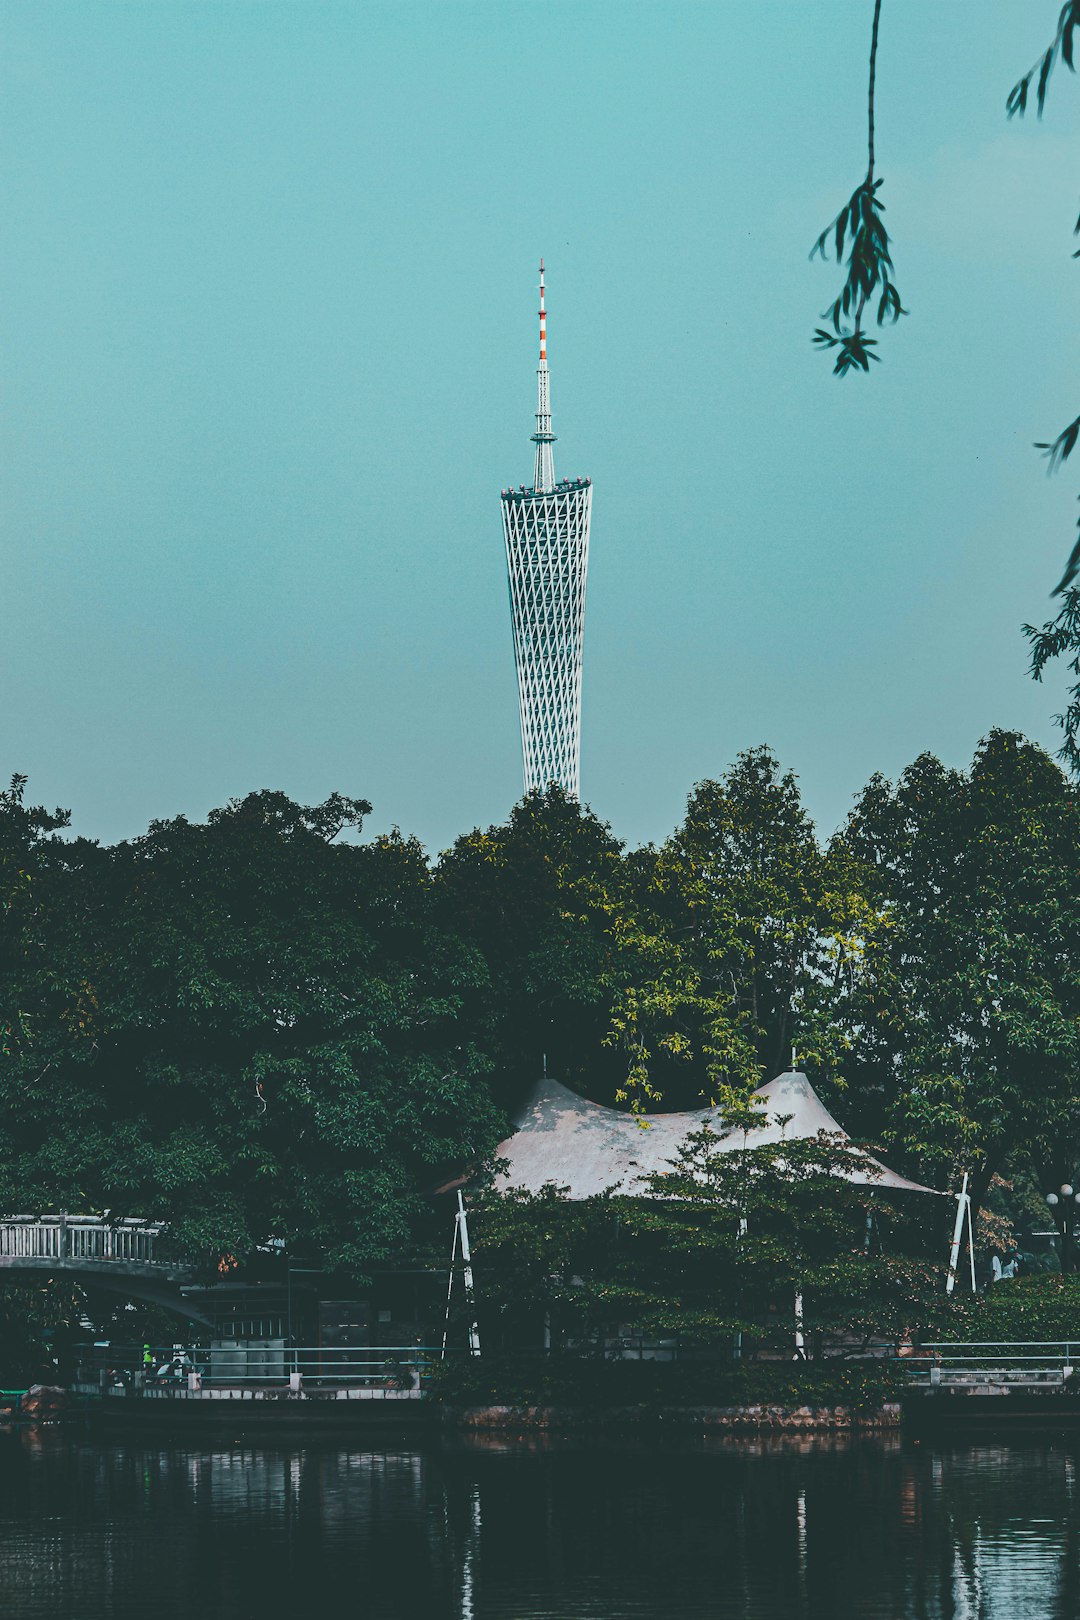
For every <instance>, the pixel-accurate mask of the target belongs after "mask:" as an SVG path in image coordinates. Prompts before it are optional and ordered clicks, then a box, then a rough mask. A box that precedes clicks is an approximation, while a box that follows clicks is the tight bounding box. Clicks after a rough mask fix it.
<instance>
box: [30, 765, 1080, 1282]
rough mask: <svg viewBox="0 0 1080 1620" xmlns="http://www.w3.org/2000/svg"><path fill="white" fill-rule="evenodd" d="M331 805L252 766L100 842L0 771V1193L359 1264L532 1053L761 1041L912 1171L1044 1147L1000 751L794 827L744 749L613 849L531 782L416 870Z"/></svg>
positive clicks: (688, 1102) (661, 1056) (1073, 1018)
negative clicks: (292, 795)
mask: <svg viewBox="0 0 1080 1620" xmlns="http://www.w3.org/2000/svg"><path fill="white" fill-rule="evenodd" d="M367 809H368V807H367V805H366V804H365V803H364V802H363V801H361V800H354V799H344V798H341V797H340V796H334V797H332V798H331V799H329V800H328V801H327V802H326V803H325V804H323V805H318V806H313V807H304V806H301V805H297V804H294V803H292V802H291V801H290V800H289V799H287V798H286V797H285V796H284V795H282V794H280V793H270V792H263V793H254V794H251V795H249V796H248V797H247V798H246V799H243V800H241V801H236V802H234V803H232V804H230V805H228V806H226V807H225V808H224V809H222V810H218V811H214V812H213V813H212V814H211V815H210V816H209V817H208V819H207V821H206V822H205V823H204V824H196V823H191V822H188V821H187V820H185V819H184V818H182V817H181V818H177V819H175V820H172V821H166V822H157V823H154V824H153V825H152V826H151V827H150V829H149V830H148V832H147V833H146V834H145V835H144V836H143V837H141V838H137V839H134V840H132V841H130V842H124V843H121V844H118V845H116V846H115V847H112V848H102V847H99V846H98V845H96V844H92V843H88V842H87V841H85V840H81V839H77V838H72V837H71V836H70V834H68V833H67V831H66V822H67V818H66V816H65V814H64V813H63V812H59V811H57V812H53V813H49V812H46V811H45V810H43V809H40V808H31V807H30V806H28V805H27V804H26V803H25V800H24V784H23V783H22V781H21V780H19V779H17V780H16V782H15V783H14V784H13V787H12V788H11V790H10V791H9V792H7V793H6V794H4V795H2V796H0V887H2V894H3V912H2V917H0V928H2V935H0V944H2V957H0V1026H2V1030H3V1042H4V1053H3V1063H2V1067H0V1100H2V1102H3V1107H4V1117H5V1131H4V1133H3V1137H2V1139H0V1205H3V1206H6V1208H7V1209H9V1210H15V1209H20V1208H21V1209H41V1210H44V1209H49V1208H51V1209H58V1208H68V1209H75V1208H77V1207H81V1208H84V1209H91V1210H105V1209H108V1210H112V1211H114V1212H115V1213H116V1214H134V1215H147V1216H157V1217H161V1218H164V1219H167V1220H168V1221H169V1222H170V1223H171V1226H172V1229H173V1232H174V1234H175V1237H176V1239H177V1241H178V1242H180V1243H181V1244H182V1245H183V1246H184V1247H185V1248H186V1249H187V1250H188V1251H189V1252H190V1253H192V1254H202V1255H205V1256H207V1257H209V1258H211V1259H212V1258H213V1257H214V1256H215V1255H221V1254H225V1253H227V1254H236V1255H239V1256H243V1255H244V1254H247V1253H250V1252H251V1251H252V1249H253V1248H254V1247H255V1246H256V1245H258V1244H260V1243H264V1242H266V1241H267V1240H268V1239H269V1238H271V1237H275V1238H280V1239H284V1240H285V1241H286V1242H287V1243H288V1244H289V1245H290V1246H291V1247H292V1248H293V1249H294V1251H296V1250H306V1251H308V1252H313V1253H317V1254H318V1255H319V1256H320V1258H321V1259H322V1260H324V1261H325V1262H326V1263H328V1264H329V1265H331V1266H332V1267H337V1268H339V1269H341V1270H342V1271H344V1272H348V1273H351V1274H353V1275H361V1274H363V1272H364V1269H365V1267H369V1266H370V1265H371V1264H372V1263H374V1262H377V1261H379V1260H381V1259H384V1258H386V1257H388V1256H391V1255H395V1254H401V1253H402V1252H403V1251H405V1250H407V1249H408V1248H409V1246H410V1245H412V1244H413V1243H415V1241H416V1236H417V1232H418V1229H419V1227H420V1226H421V1225H422V1224H423V1220H424V1215H425V1211H429V1210H430V1209H431V1204H430V1200H429V1198H428V1194H429V1192H430V1189H431V1188H432V1187H433V1186H435V1185H436V1184H438V1182H439V1181H440V1180H443V1179H445V1176H446V1173H447V1172H449V1171H450V1170H452V1169H460V1168H462V1167H465V1166H468V1165H475V1164H478V1163H481V1162H483V1161H484V1160H485V1159H486V1158H487V1157H489V1156H490V1153H491V1151H492V1149H493V1148H494V1146H495V1144H496V1143H497V1142H498V1141H499V1140H500V1138H501V1136H502V1135H503V1133H504V1132H505V1130H506V1129H507V1124H508V1120H509V1118H510V1117H511V1116H512V1114H513V1112H514V1110H515V1108H516V1106H517V1104H518V1102H519V1101H520V1100H521V1098H522V1097H523V1096H524V1094H525V1093H526V1091H527V1090H528V1088H529V1086H530V1085H531V1084H532V1082H533V1080H534V1079H535V1077H536V1075H537V1074H538V1073H539V1072H540V1069H541V1067H542V1065H543V1064H544V1063H545V1061H546V1063H547V1066H548V1069H549V1071H550V1072H553V1073H557V1074H559V1075H560V1077H561V1078H563V1079H564V1080H566V1081H567V1082H568V1083H569V1084H570V1085H572V1086H574V1087H576V1089H578V1090H579V1091H580V1092H581V1093H583V1094H585V1095H588V1096H591V1097H593V1098H595V1099H596V1100H597V1101H600V1102H605V1103H609V1104H610V1103H620V1102H621V1103H623V1104H624V1105H627V1106H631V1107H636V1108H638V1109H639V1110H640V1109H645V1110H648V1109H655V1108H661V1109H663V1108H679V1107H688V1106H694V1105H697V1104H700V1103H701V1102H702V1101H705V1102H712V1103H714V1104H716V1105H717V1106H718V1107H720V1108H722V1109H724V1110H726V1111H727V1112H728V1113H729V1114H730V1113H732V1112H733V1111H736V1110H738V1109H739V1108H740V1107H742V1106H745V1103H746V1099H747V1097H748V1095H749V1093H750V1092H751V1091H752V1090H753V1089H754V1087H755V1086H757V1085H758V1084H760V1082H761V1081H762V1080H763V1079H765V1078H769V1077H770V1076H772V1075H773V1074H775V1073H777V1072H779V1071H780V1070H781V1069H782V1068H784V1067H785V1066H786V1065H787V1064H788V1062H789V1060H790V1053H791V1049H792V1047H793V1046H794V1047H795V1048H797V1051H798V1054H799V1060H800V1063H801V1065H802V1066H803V1067H805V1068H806V1069H807V1070H808V1072H809V1073H810V1075H811V1078H812V1079H813V1080H814V1082H815V1084H817V1085H818V1086H819V1087H821V1088H822V1090H823V1091H824V1093H825V1094H826V1095H827V1096H828V1097H829V1099H830V1101H831V1103H832V1105H833V1107H834V1110H835V1111H836V1113H837V1114H838V1117H839V1118H840V1119H841V1120H842V1121H843V1123H844V1124H845V1125H846V1126H847V1127H848V1129H849V1130H851V1131H853V1132H854V1133H855V1134H857V1135H859V1134H861V1135H863V1136H864V1137H865V1138H867V1139H869V1140H872V1141H877V1142H881V1143H883V1144H886V1145H887V1147H888V1151H889V1153H890V1155H891V1156H892V1157H893V1158H894V1159H895V1160H896V1161H897V1163H898V1165H900V1166H902V1167H904V1168H906V1169H908V1170H909V1171H911V1172H912V1173H914V1174H916V1175H917V1176H919V1177H921V1178H922V1179H924V1180H929V1181H932V1182H933V1183H934V1184H936V1185H939V1186H944V1185H946V1184H951V1183H952V1178H954V1177H955V1176H956V1175H957V1174H958V1172H959V1171H960V1170H962V1169H968V1170H971V1171H972V1172H973V1173H974V1175H975V1190H976V1196H977V1199H978V1200H980V1201H981V1200H982V1199H983V1198H984V1196H985V1194H986V1192H987V1189H988V1188H989V1187H990V1186H991V1184H992V1182H993V1181H994V1178H995V1177H1000V1176H1003V1175H1006V1176H1011V1175H1014V1174H1016V1173H1017V1172H1020V1173H1021V1174H1023V1175H1026V1176H1028V1177H1029V1178H1034V1179H1033V1180H1032V1182H1031V1184H1032V1185H1033V1186H1035V1185H1036V1184H1037V1182H1038V1180H1039V1178H1040V1177H1043V1176H1046V1175H1049V1174H1050V1167H1051V1166H1054V1167H1055V1169H1054V1174H1055V1175H1056V1174H1057V1168H1056V1167H1058V1166H1063V1167H1064V1169H1067V1170H1068V1171H1069V1173H1070V1174H1072V1173H1074V1170H1075V1168H1076V1167H1075V1166H1074V1165H1073V1164H1072V1162H1071V1158H1072V1154H1073V1152H1074V1150H1076V1151H1080V1129H1078V1119H1077V1104H1076V1100H1075V1099H1076V1095H1077V1091H1078V1087H1077V1064H1078V1059H1080V1040H1078V1020H1080V974H1078V964H1080V816H1078V810H1080V803H1078V797H1077V789H1076V788H1075V787H1073V786H1072V785H1071V784H1070V782H1069V781H1068V779H1067V778H1066V777H1065V776H1064V775H1063V773H1062V772H1061V770H1060V769H1059V768H1058V766H1057V765H1055V764H1054V763H1053V761H1052V760H1050V759H1049V758H1048V757H1047V755H1046V754H1045V753H1043V752H1042V750H1040V749H1038V748H1036V747H1035V746H1034V745H1032V744H1030V743H1027V742H1024V741H1023V740H1022V739H1020V738H1018V737H1016V736H1013V735H1011V734H1006V733H995V734H994V735H992V736H991V737H990V738H988V739H987V741H986V742H985V743H984V744H983V745H982V746H981V747H980V749H979V752H978V754H977V755H976V758H975V761H974V763H973V766H972V769H971V770H970V771H969V772H964V771H956V770H949V769H946V768H945V767H944V766H943V765H941V764H940V763H939V762H938V761H937V760H935V759H933V758H932V757H930V756H924V757H923V758H921V759H919V760H917V761H916V762H915V763H914V764H913V765H912V766H911V767H910V768H909V769H908V770H907V771H905V772H904V774H903V776H902V777H901V778H900V780H899V781H898V782H897V783H895V784H890V783H887V782H885V781H883V780H881V779H877V778H875V779H874V780H873V781H872V782H871V783H870V784H869V785H868V786H867V788H866V790H865V792H864V793H863V794H862V796H861V797H860V799H859V801H858V803H857V805H856V807H855V810H854V811H853V813H852V815H851V817H850V818H849V820H848V822H847V824H846V825H845V826H844V827H843V828H841V829H840V831H839V832H838V833H837V834H836V836H835V837H834V838H832V839H831V840H829V841H828V842H827V843H825V844H823V843H822V842H821V841H820V840H819V838H818V836H817V834H816V833H815V830H814V828H813V825H812V824H811V822H810V820H809V818H808V816H807V814H806V812H805V810H804V808H803V806H802V803H801V800H800V797H799V791H798V784H797V782H796V781H795V779H794V777H793V776H792V775H791V774H790V773H786V772H784V771H783V770H782V768H781V767H780V765H779V763H778V762H777V760H776V759H775V758H774V756H773V755H772V754H770V753H769V751H768V750H767V749H754V750H751V751H749V752H748V753H746V754H744V755H742V756H740V758H739V759H738V760H737V761H736V762H735V764H734V765H733V766H732V767H731V768H730V769H729V770H728V771H727V772H726V773H725V775H724V776H723V777H722V778H721V779H719V780H717V781H709V782H702V783H699V784H698V785H697V786H696V787H695V788H694V790H693V792H692V793H691V795H690V798H689V802H688V806H687V812H686V816H685V818H684V820H683V822H682V823H681V824H680V826H679V827H677V828H676V829H675V831H674V832H673V833H672V835H671V837H670V838H669V839H667V840H666V841H665V842H664V843H662V844H660V845H658V846H652V845H649V846H646V847H644V848H641V849H636V850H627V849H625V848H624V847H623V846H622V845H621V844H620V843H619V841H618V840H617V839H616V838H615V837H614V836H613V834H612V832H611V830H610V828H608V827H607V826H606V825H604V824H603V823H602V822H600V821H598V820H597V818H596V817H595V816H593V815H592V814H591V813H590V812H589V811H588V809H586V808H583V807H582V806H580V805H579V804H577V803H576V802H574V801H573V800H571V799H568V798H567V797H565V796H564V795H563V794H561V793H560V792H558V790H556V789H552V790H551V791H549V792H548V793H547V794H533V795H530V796H529V797H528V798H526V799H525V800H524V801H523V803H522V804H520V805H518V806H517V807H516V808H515V809H514V810H513V812H512V813H511V815H510V817H509V819H508V820H507V821H506V822H505V823H504V824H502V825H499V826H494V827H490V828H488V829H487V830H485V831H482V830H479V829H478V830H476V831H474V832H472V833H470V834H468V835H466V836H464V837H463V838H461V839H460V840H459V841H458V842H457V844H455V846H454V847H453V848H452V849H451V850H450V851H448V852H447V853H446V854H445V855H443V856H442V857H441V858H440V859H439V860H438V861H435V862H431V861H430V860H429V859H428V857H427V856H426V854H425V852H424V851H423V850H422V849H421V848H420V846H419V845H418V844H416V843H415V841H412V840H410V839H407V838H403V837H401V836H400V835H396V834H395V835H394V836H391V837H386V838H379V839H376V840H374V841H372V842H367V843H365V842H363V841H362V837H361V834H362V824H363V818H364V816H365V814H366V812H367Z"/></svg>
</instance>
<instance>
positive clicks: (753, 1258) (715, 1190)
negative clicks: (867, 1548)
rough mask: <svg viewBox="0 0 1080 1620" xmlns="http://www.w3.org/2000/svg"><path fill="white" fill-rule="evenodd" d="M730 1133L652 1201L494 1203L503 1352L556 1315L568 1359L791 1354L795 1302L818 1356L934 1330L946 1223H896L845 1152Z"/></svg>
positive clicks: (919, 1217) (487, 1262)
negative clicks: (582, 1353)
mask: <svg viewBox="0 0 1080 1620" xmlns="http://www.w3.org/2000/svg"><path fill="white" fill-rule="evenodd" d="M722 1125H723V1116H722V1115H718V1116H717V1127H716V1128H714V1127H713V1126H711V1125H707V1126H705V1127H704V1128H702V1129H700V1130H697V1131H695V1132H692V1133H691V1134H690V1135H689V1136H688V1137H687V1139H686V1141H685V1143H684V1144H683V1146H682V1147H681V1149H680V1150H679V1152H678V1154H677V1155H676V1157H675V1159H674V1160H673V1161H672V1164H671V1166H670V1169H668V1170H667V1171H665V1172H663V1173H661V1174H659V1175H656V1176H653V1177H651V1178H649V1187H648V1193H649V1195H648V1196H647V1197H642V1198H626V1197H622V1196H614V1195H610V1194H609V1195H605V1196H601V1197H597V1198H592V1199H586V1200H583V1201H580V1202H570V1201H569V1200H568V1199H566V1198H565V1196H563V1194H562V1193H561V1192H560V1191H559V1190H558V1189H557V1188H548V1189H546V1190H545V1191H544V1192H543V1193H540V1194H538V1195H525V1194H520V1193H518V1194H511V1195H509V1196H502V1197H498V1196H489V1197H488V1198H487V1199H485V1200H483V1201H482V1202H481V1204H480V1205H479V1208H478V1210H477V1214H476V1218H475V1220H474V1223H473V1226H474V1251H475V1260H476V1267H477V1279H478V1290H479V1295H480V1298H481V1299H482V1300H483V1301H484V1309H485V1310H486V1312H487V1321H486V1323H485V1324H484V1330H486V1331H487V1333H488V1334H489V1336H492V1337H493V1338H494V1340H495V1342H496V1343H498V1342H499V1341H500V1340H501V1339H503V1338H505V1337H507V1336H509V1337H511V1338H513V1337H514V1336H523V1335H524V1334H526V1333H527V1332H528V1331H529V1328H530V1326H531V1327H532V1328H533V1329H534V1331H535V1327H536V1322H537V1317H538V1315H539V1314H540V1313H541V1312H542V1313H543V1314H544V1316H545V1318H546V1320H547V1323H548V1327H549V1331H550V1332H552V1333H553V1335H554V1338H553V1343H554V1344H555V1345H556V1347H557V1346H558V1345H559V1344H561V1343H570V1344H575V1345H586V1346H587V1345H590V1344H591V1345H593V1346H594V1347H595V1348H596V1349H597V1350H598V1351H602V1350H603V1348H604V1345H605V1343H606V1342H608V1340H609V1339H610V1336H611V1335H612V1334H613V1333H614V1334H615V1335H616V1336H619V1335H623V1336H625V1335H627V1334H640V1335H643V1336H645V1337H647V1338H649V1339H653V1340H661V1341H673V1340H677V1341H678V1342H679V1344H680V1345H682V1346H683V1347H684V1348H690V1347H698V1348H700V1349H711V1350H721V1351H722V1350H730V1348H731V1346H732V1344H733V1342H734V1341H735V1340H736V1339H737V1338H738V1337H740V1336H741V1338H742V1340H743V1345H742V1348H743V1353H744V1354H746V1355H751V1354H754V1353H756V1351H757V1350H759V1349H767V1350H771V1351H772V1352H776V1351H781V1352H787V1353H789V1354H790V1352H791V1347H792V1344H793V1340H794V1333H795V1328H796V1319H795V1296H796V1294H799V1295H800V1296H801V1299H800V1306H801V1318H800V1324H799V1325H800V1327H801V1331H802V1333H803V1336H804V1338H805V1339H806V1348H807V1351H808V1352H812V1351H813V1350H814V1348H815V1347H820V1346H821V1345H822V1343H823V1342H824V1341H826V1340H829V1341H831V1342H832V1344H833V1346H834V1348H835V1347H836V1345H837V1343H839V1342H843V1343H844V1344H846V1345H847V1347H848V1348H849V1349H853V1348H858V1347H861V1346H863V1345H865V1343H866V1342H868V1341H869V1340H870V1339H871V1338H872V1337H875V1336H890V1335H891V1336H894V1337H899V1336H900V1335H901V1334H902V1333H903V1331H904V1330H905V1328H906V1327H908V1326H910V1325H911V1323H912V1321H915V1320H922V1321H926V1320H929V1319H930V1318H931V1317H933V1315H934V1312H935V1309H936V1308H937V1307H936V1304H935V1301H939V1300H940V1296H941V1294H942V1288H941V1273H940V1267H935V1266H934V1265H933V1264H931V1263H929V1262H927V1261H926V1260H924V1259H921V1258H919V1249H920V1247H921V1246H922V1247H924V1246H925V1245H924V1244H923V1243H922V1229H923V1228H924V1227H926V1226H929V1229H930V1231H931V1233H932V1234H934V1235H935V1236H936V1235H937V1228H938V1226H939V1225H940V1224H941V1220H940V1216H941V1211H940V1210H939V1209H937V1208H936V1207H935V1208H934V1209H932V1210H927V1209H925V1208H919V1209H918V1210H914V1211H913V1210H911V1209H910V1208H909V1209H906V1210H905V1209H903V1208H902V1207H901V1208H892V1207H890V1201H889V1200H887V1199H884V1198H883V1197H882V1196H881V1194H880V1193H879V1192H878V1191H875V1189H874V1181H875V1179H876V1174H877V1172H876V1170H875V1168H874V1166H873V1165H872V1162H871V1161H869V1160H868V1159H867V1157H866V1156H865V1154H863V1153H862V1152H861V1151H860V1150H859V1149H857V1148H855V1147H853V1146H852V1145H851V1144H849V1143H847V1142H846V1141H844V1140H843V1139H842V1138H834V1137H830V1136H827V1135H825V1134H821V1135H819V1136H818V1137H816V1138H813V1139H809V1140H807V1139H799V1140H792V1141H787V1142H781V1143H776V1144H773V1145H769V1146H765V1147H758V1148H743V1149H739V1148H736V1149H734V1150H728V1151H723V1150H722V1149H721V1148H720V1134H719V1131H720V1129H721V1128H722ZM860 1177H861V1178H863V1179H862V1180H859V1179H856V1178H860ZM906 1196H907V1200H908V1203H909V1205H910V1202H911V1198H912V1195H910V1194H909V1195H906ZM914 1196H915V1197H916V1198H918V1195H914ZM898 1201H899V1200H898ZM919 1202H920V1205H922V1204H925V1202H926V1201H925V1200H922V1199H920V1200H919ZM935 1205H936V1201H935ZM868 1221H869V1222H870V1230H868ZM938 1248H939V1252H940V1250H941V1244H940V1242H939V1243H938Z"/></svg>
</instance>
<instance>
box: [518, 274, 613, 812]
mask: <svg viewBox="0 0 1080 1620" xmlns="http://www.w3.org/2000/svg"><path fill="white" fill-rule="evenodd" d="M536 383H537V402H536V432H535V433H534V434H533V436H532V438H533V443H534V444H535V446H536V465H535V469H534V472H533V482H532V488H531V489H529V488H526V486H525V485H524V484H521V485H519V487H518V488H517V489H504V490H503V492H502V519H503V535H504V537H505V539H506V567H507V572H508V574H509V579H510V614H511V618H512V620H513V626H514V658H515V661H516V663H517V677H518V696H519V699H520V704H521V748H522V753H523V755H524V765H525V791H526V793H528V792H529V790H530V789H531V788H540V789H541V790H543V789H544V788H546V787H548V786H549V784H550V783H552V782H557V783H558V784H559V786H560V787H562V788H563V789H565V791H566V792H567V793H570V794H573V796H574V798H577V797H578V796H579V794H580V791H581V657H582V647H583V643H584V636H585V576H586V572H587V570H588V566H589V520H590V518H591V516H592V481H591V480H590V479H588V478H563V479H560V480H559V482H558V483H556V482H555V459H554V456H553V454H552V449H551V447H552V445H553V444H554V443H555V435H554V434H553V433H552V431H551V400H550V395H549V386H548V363H547V315H546V312H545V309H544V261H543V259H541V260H540V365H539V368H538V370H537V373H536Z"/></svg>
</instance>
